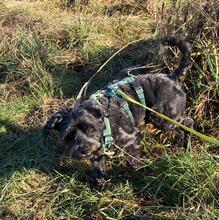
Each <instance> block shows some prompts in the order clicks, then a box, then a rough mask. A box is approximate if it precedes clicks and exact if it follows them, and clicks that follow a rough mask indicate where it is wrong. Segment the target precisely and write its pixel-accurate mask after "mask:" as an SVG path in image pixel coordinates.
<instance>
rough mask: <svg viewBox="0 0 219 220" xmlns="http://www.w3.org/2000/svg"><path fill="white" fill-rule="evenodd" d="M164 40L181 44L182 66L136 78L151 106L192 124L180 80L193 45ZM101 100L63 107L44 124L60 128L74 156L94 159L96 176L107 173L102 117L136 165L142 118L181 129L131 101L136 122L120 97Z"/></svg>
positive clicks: (129, 91) (130, 90)
mask: <svg viewBox="0 0 219 220" xmlns="http://www.w3.org/2000/svg"><path fill="white" fill-rule="evenodd" d="M162 44H163V45H164V46H176V47H178V48H179V50H180V51H181V53H182V57H181V60H180V64H179V67H178V68H177V69H175V70H174V71H173V72H172V73H170V74H168V75H167V74H150V73H145V75H138V76H137V77H136V82H137V83H138V84H140V85H141V86H142V88H143V90H144V96H145V101H146V103H147V105H148V106H149V107H151V108H153V109H154V110H156V111H158V112H160V113H163V114H165V115H167V116H168V117H170V118H172V119H174V120H176V121H179V122H181V123H183V124H185V125H187V126H190V127H192V126H193V120H192V119H191V118H184V117H183V115H184V113H185V108H186V94H185V93H184V92H183V91H182V88H181V87H180V84H179V78H180V76H183V75H185V73H186V72H187V70H188V69H189V68H190V66H191V60H190V54H191V49H190V45H189V43H187V42H186V41H184V40H182V39H179V38H176V37H167V38H165V39H163V40H162ZM121 89H122V90H123V91H124V92H125V93H126V94H129V96H131V97H133V98H134V99H136V100H138V96H137V95H136V93H135V91H134V90H133V88H132V87H131V86H130V85H129V84H125V85H123V86H122V87H121ZM99 101H100V103H101V105H100V104H97V103H96V102H95V101H93V100H91V99H87V100H85V101H83V102H82V103H80V104H78V105H77V106H75V107H73V108H64V109H61V110H60V111H58V112H57V113H55V114H54V115H53V116H52V117H51V118H50V119H49V120H48V122H47V124H46V126H45V130H46V131H49V130H51V129H55V130H57V131H58V132H59V134H60V137H61V138H62V139H63V141H64V143H65V144H66V146H68V148H69V149H70V153H71V156H72V157H73V158H77V159H90V160H91V161H92V164H93V167H94V172H93V174H94V175H95V178H100V177H103V176H105V174H106V166H105V155H104V150H103V147H102V143H103V142H104V137H103V131H104V129H105V125H104V122H103V117H106V116H107V117H109V121H110V124H111V129H112V136H113V138H114V142H115V144H116V145H118V146H120V147H121V148H123V149H124V150H125V151H126V152H127V155H130V156H127V162H128V164H130V165H131V166H133V165H135V164H136V162H137V161H138V160H139V158H140V156H141V150H140V138H139V129H138V125H139V124H140V123H142V121H144V122H145V123H148V122H152V123H153V124H154V125H155V126H156V127H157V128H159V129H163V130H170V129H178V128H177V127H176V126H175V125H174V124H171V123H170V122H168V121H166V120H164V119H161V118H159V117H157V116H156V115H154V114H153V113H151V112H148V111H145V110H144V109H143V108H141V107H139V106H137V105H134V104H131V103H130V106H129V107H130V110H131V112H132V114H133V117H134V125H133V124H132V123H131V121H130V120H129V118H128V116H127V114H126V113H125V111H124V110H123V109H122V107H121V105H120V103H119V102H118V101H117V100H115V99H112V98H110V97H109V96H107V95H104V96H103V97H101V98H100V99H99ZM179 131H180V135H181V138H182V140H184V143H185V144H186V143H187V139H188V137H189V134H188V133H186V132H183V131H182V130H180V129H179Z"/></svg>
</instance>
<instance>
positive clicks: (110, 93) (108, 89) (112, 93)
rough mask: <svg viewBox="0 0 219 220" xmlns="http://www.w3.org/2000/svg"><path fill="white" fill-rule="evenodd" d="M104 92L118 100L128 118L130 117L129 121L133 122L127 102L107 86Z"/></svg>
mask: <svg viewBox="0 0 219 220" xmlns="http://www.w3.org/2000/svg"><path fill="white" fill-rule="evenodd" d="M106 93H107V94H108V95H109V96H110V97H112V98H113V99H116V100H118V101H119V102H120V104H121V106H122V108H123V109H124V111H125V112H126V113H127V115H128V117H129V119H130V121H131V122H132V123H133V124H134V118H133V115H132V112H131V110H130V108H129V104H128V103H127V102H126V101H125V100H124V99H122V98H120V97H119V96H118V95H117V94H116V92H115V91H114V90H112V89H111V88H109V87H108V88H107V90H106Z"/></svg>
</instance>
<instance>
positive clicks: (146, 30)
mask: <svg viewBox="0 0 219 220" xmlns="http://www.w3.org/2000/svg"><path fill="white" fill-rule="evenodd" d="M218 23H219V2H218V1H217V0H209V1H207V0H205V1H203V0H193V1H190V0H183V1H177V0H155V1H153V0H128V1H123V0H75V1H73V0H44V1H31V0H21V1H16V0H11V1H6V0H5V1H4V0H1V1H0V219H40V220H41V219H42V220H43V219H111V220H112V219H218V218H219V209H218V208H219V204H218V199H219V198H218V184H219V164H218V159H219V157H218V146H214V145H212V144H209V143H207V142H204V141H202V140H201V139H199V138H194V139H193V141H192V143H191V145H192V149H193V150H192V152H191V153H184V152H183V150H182V148H181V147H180V144H176V140H177V137H175V136H176V135H175V134H173V133H172V132H167V133H164V132H161V131H159V130H156V129H154V128H153V127H152V126H151V125H149V126H147V127H146V128H144V132H143V135H144V138H143V140H142V146H143V148H144V152H145V156H144V164H143V165H142V166H141V167H139V169H137V170H135V171H130V170H127V169H126V168H125V167H124V166H123V157H122V152H121V153H118V155H116V156H114V157H113V158H111V159H110V160H109V161H108V166H109V168H110V170H109V175H110V177H111V180H110V182H109V183H108V184H107V186H106V188H105V189H104V190H102V191H95V190H93V189H91V188H90V186H89V183H88V182H87V181H86V170H87V168H88V167H89V164H87V163H82V164H78V163H76V162H74V161H71V159H70V158H69V157H68V156H67V155H65V153H61V151H62V144H61V143H58V144H57V142H56V141H57V138H56V137H54V136H52V135H51V136H49V137H44V134H43V132H42V128H43V125H44V123H45V121H46V120H47V118H48V117H49V116H50V115H51V114H52V113H53V112H55V111H56V110H57V109H58V108H59V107H61V106H63V105H70V104H72V103H73V102H74V97H75V96H76V94H77V93H78V91H79V90H80V87H81V86H82V85H83V83H84V82H85V81H86V80H88V79H89V77H90V76H91V75H92V74H94V73H95V71H96V70H97V69H98V67H100V66H101V65H102V64H103V63H104V61H106V60H107V59H108V58H109V57H110V56H111V55H112V54H113V53H115V52H116V51H117V50H118V49H120V48H121V47H122V46H124V45H126V44H127V43H128V42H131V41H133V40H137V39H142V40H140V41H138V42H136V43H134V44H132V45H130V46H128V47H127V48H125V50H124V51H122V52H121V53H119V54H118V55H117V56H116V57H115V58H114V59H113V60H111V61H110V63H108V64H107V66H105V68H104V69H103V70H102V72H101V74H100V75H99V76H98V77H96V78H95V80H94V81H93V82H92V85H91V86H90V88H89V92H92V91H95V90H96V89H99V88H101V86H104V85H106V84H107V82H109V81H111V80H112V79H114V78H116V77H122V74H121V73H120V71H121V70H122V69H124V68H126V67H129V66H131V65H147V68H148V69H149V70H151V71H154V72H161V71H165V72H168V70H169V69H171V68H174V66H175V65H176V63H177V59H176V57H178V51H172V52H170V54H169V55H170V56H168V60H166V59H162V57H158V56H157V54H158V50H159V45H158V44H157V41H156V39H158V38H160V37H162V36H165V35H172V34H177V35H182V36H184V37H186V38H187V39H188V40H189V41H190V42H191V44H192V46H193V54H192V59H193V61H194V65H193V68H192V70H191V71H190V72H189V74H187V76H186V78H185V79H184V81H183V86H184V90H185V91H186V92H187V97H188V109H187V114H188V115H189V116H191V117H192V118H193V119H194V120H195V129H196V130H197V131H200V132H203V133H205V134H206V135H211V136H214V137H215V138H217V139H219V108H218V106H219V81H218V79H219V65H218V63H219V57H218V56H219V48H218V40H219V38H218V37H219V32H218V30H219V28H218ZM177 146H178V147H177Z"/></svg>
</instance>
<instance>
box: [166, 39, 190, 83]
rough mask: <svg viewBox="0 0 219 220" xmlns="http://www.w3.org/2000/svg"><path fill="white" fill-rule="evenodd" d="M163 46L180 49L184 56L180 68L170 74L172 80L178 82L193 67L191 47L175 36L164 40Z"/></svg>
mask: <svg viewBox="0 0 219 220" xmlns="http://www.w3.org/2000/svg"><path fill="white" fill-rule="evenodd" d="M162 45H163V46H174V47H178V48H179V50H180V52H181V54H182V55H181V58H180V62H179V66H178V67H177V68H176V69H175V70H174V71H173V72H172V73H171V74H170V78H171V79H173V80H177V79H179V78H180V77H181V76H184V75H185V74H186V72H187V71H188V70H189V68H190V67H191V66H192V60H191V58H190V57H191V46H190V44H189V43H188V42H187V41H185V40H183V39H181V38H179V37H175V36H171V37H166V38H165V39H163V41H162Z"/></svg>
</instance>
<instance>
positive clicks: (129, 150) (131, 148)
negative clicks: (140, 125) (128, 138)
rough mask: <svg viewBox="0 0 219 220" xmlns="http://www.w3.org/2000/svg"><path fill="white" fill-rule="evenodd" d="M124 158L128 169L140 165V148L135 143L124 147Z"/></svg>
mask: <svg viewBox="0 0 219 220" xmlns="http://www.w3.org/2000/svg"><path fill="white" fill-rule="evenodd" d="M125 158H126V163H127V165H128V166H129V167H131V168H135V167H137V166H138V165H139V164H140V163H141V160H140V159H141V146H140V143H139V142H137V141H135V142H134V143H132V144H129V145H126V146H125Z"/></svg>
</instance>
